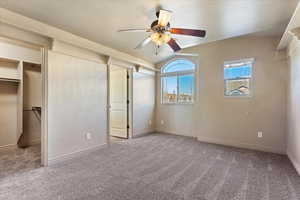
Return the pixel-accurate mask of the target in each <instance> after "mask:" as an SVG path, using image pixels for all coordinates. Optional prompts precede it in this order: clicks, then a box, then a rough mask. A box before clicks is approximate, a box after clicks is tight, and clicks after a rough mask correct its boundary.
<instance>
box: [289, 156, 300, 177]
mask: <svg viewBox="0 0 300 200" xmlns="http://www.w3.org/2000/svg"><path fill="white" fill-rule="evenodd" d="M287 155H288V157H289V159H290V161H291V162H292V164H293V165H294V167H295V169H296V171H297V172H298V174H299V176H300V163H299V162H298V161H297V159H296V158H295V157H294V156H293V155H292V154H291V153H290V152H289V151H287Z"/></svg>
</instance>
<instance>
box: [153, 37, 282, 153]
mask: <svg viewBox="0 0 300 200" xmlns="http://www.w3.org/2000/svg"><path fill="white" fill-rule="evenodd" d="M277 44H278V38H274V37H256V36H243V37H239V38H233V39H227V40H223V41H218V42H213V43H209V44H205V45H199V46H197V47H193V48H189V49H187V50H185V52H192V53H198V54H199V57H197V58H195V62H197V63H198V69H197V84H196V94H197V97H196V102H195V104H193V105H162V104H161V103H160V102H161V101H160V98H161V90H160V77H159V76H158V79H157V86H158V87H157V88H158V89H157V92H156V94H157V102H158V103H157V112H156V120H157V121H156V122H157V127H156V128H157V130H158V131H161V132H168V133H173V134H178V135H186V136H192V137H197V138H198V140H200V141H205V142H211V143H218V144H225V145H230V146H238V147H245V148H252V149H258V150H263V151H271V152H277V153H285V152H286V138H285V136H286V106H285V105H286V98H285V97H286V93H287V89H286V86H287V60H286V56H285V52H277V51H276V45H277ZM245 58H254V59H255V63H254V66H253V97H251V98H227V97H224V80H223V63H224V61H232V60H240V59H245ZM163 65H164V63H160V64H158V67H161V66H163ZM162 121H163V122H164V123H162ZM258 131H262V132H263V137H262V138H258V137H257V135H258Z"/></svg>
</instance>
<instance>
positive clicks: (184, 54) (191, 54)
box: [174, 52, 199, 57]
mask: <svg viewBox="0 0 300 200" xmlns="http://www.w3.org/2000/svg"><path fill="white" fill-rule="evenodd" d="M174 55H176V56H190V57H198V56H199V54H197V53H177V52H176V53H174Z"/></svg>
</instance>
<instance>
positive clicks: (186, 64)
mask: <svg viewBox="0 0 300 200" xmlns="http://www.w3.org/2000/svg"><path fill="white" fill-rule="evenodd" d="M195 68H196V65H195V63H193V62H191V61H189V60H187V59H177V60H174V61H172V62H170V63H168V64H167V65H166V66H164V67H163V68H162V70H161V72H162V73H172V72H180V71H194V70H195Z"/></svg>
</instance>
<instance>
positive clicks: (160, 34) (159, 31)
mask: <svg viewBox="0 0 300 200" xmlns="http://www.w3.org/2000/svg"><path fill="white" fill-rule="evenodd" d="M156 16H157V18H158V19H157V20H155V21H154V22H152V24H151V26H150V28H147V29H121V30H119V31H118V32H149V33H151V34H150V36H148V37H147V38H146V39H145V40H143V41H142V42H141V43H140V44H139V45H138V46H137V47H136V48H135V49H141V48H143V47H144V46H146V45H147V44H149V43H150V42H151V41H152V42H154V44H155V46H156V47H157V48H156V54H157V49H158V48H159V47H160V46H162V45H164V44H168V45H169V46H170V47H171V48H172V49H173V51H174V52H178V51H180V50H181V47H180V46H179V45H178V43H177V42H176V39H174V38H173V37H172V34H175V35H188V36H195V37H205V35H206V31H205V30H196V29H184V28H171V26H170V19H171V16H172V12H171V11H168V10H162V9H161V10H159V11H158V12H157V13H156Z"/></svg>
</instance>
